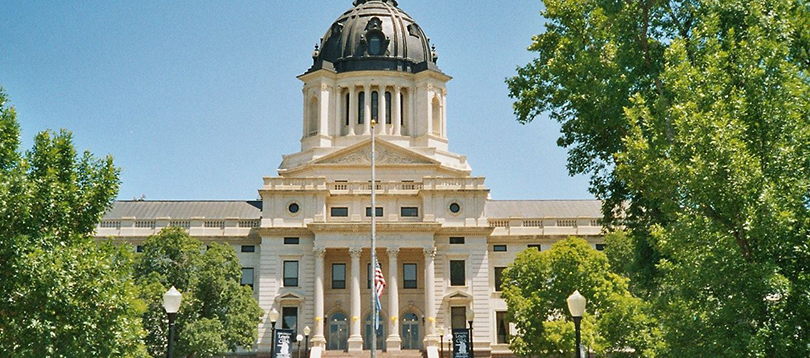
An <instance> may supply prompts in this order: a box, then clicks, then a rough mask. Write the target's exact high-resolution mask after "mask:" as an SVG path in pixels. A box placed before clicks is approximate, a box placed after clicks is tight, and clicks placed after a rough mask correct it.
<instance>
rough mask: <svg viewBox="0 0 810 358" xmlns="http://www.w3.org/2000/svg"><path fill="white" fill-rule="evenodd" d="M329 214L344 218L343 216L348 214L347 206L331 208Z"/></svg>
mask: <svg viewBox="0 0 810 358" xmlns="http://www.w3.org/2000/svg"><path fill="white" fill-rule="evenodd" d="M330 214H331V215H332V216H333V217H342V218H345V217H348V216H349V208H345V207H343V208H332V210H331V212H330Z"/></svg>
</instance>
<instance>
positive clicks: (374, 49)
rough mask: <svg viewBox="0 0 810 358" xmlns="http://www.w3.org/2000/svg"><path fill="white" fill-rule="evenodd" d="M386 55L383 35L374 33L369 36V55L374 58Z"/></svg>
mask: <svg viewBox="0 0 810 358" xmlns="http://www.w3.org/2000/svg"><path fill="white" fill-rule="evenodd" d="M383 53H385V49H384V48H383V39H382V35H381V34H379V33H373V34H371V35H369V36H368V54H369V55H372V56H382V55H383Z"/></svg>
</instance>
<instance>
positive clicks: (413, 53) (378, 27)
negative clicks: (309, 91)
mask: <svg viewBox="0 0 810 358" xmlns="http://www.w3.org/2000/svg"><path fill="white" fill-rule="evenodd" d="M353 5H354V6H353V7H352V8H351V9H349V10H348V11H346V12H345V13H344V14H343V15H341V16H340V17H339V18H338V19H337V20H336V21H335V22H334V23H332V26H331V27H330V28H329V30H328V31H327V32H326V35H324V37H323V38H322V39H321V43H320V45H318V46H316V49H315V51H314V52H313V56H312V58H313V60H314V64H313V66H312V67H311V68H310V69H309V70H308V71H307V72H308V73H309V72H313V71H317V70H320V69H325V70H330V71H334V72H337V73H343V72H350V71H369V70H383V71H402V72H410V73H417V72H421V71H424V70H428V69H431V70H436V71H439V68H438V67H437V66H436V62H437V60H438V55H437V54H436V51H435V48H432V46H431V45H430V38H428V37H427V36H426V35H425V32H424V31H422V28H421V27H420V26H419V25H418V24H417V23H416V21H414V20H413V19H412V18H411V17H410V15H408V14H407V13H405V12H404V11H402V10H401V9H399V7H397V1H396V0H355V1H354V3H353Z"/></svg>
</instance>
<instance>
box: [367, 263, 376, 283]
mask: <svg viewBox="0 0 810 358" xmlns="http://www.w3.org/2000/svg"><path fill="white" fill-rule="evenodd" d="M366 268H367V269H368V270H366V273H368V276H367V280H366V288H368V289H371V280H372V278H373V277H374V272H372V271H371V263H370V262H369V263H368V265H367V266H366Z"/></svg>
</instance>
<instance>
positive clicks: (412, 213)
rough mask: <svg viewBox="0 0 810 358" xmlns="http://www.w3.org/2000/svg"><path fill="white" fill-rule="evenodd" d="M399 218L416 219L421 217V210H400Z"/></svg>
mask: <svg viewBox="0 0 810 358" xmlns="http://www.w3.org/2000/svg"><path fill="white" fill-rule="evenodd" d="M399 216H402V217H405V218H416V217H419V208H415V207H403V208H401V209H400V213H399Z"/></svg>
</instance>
